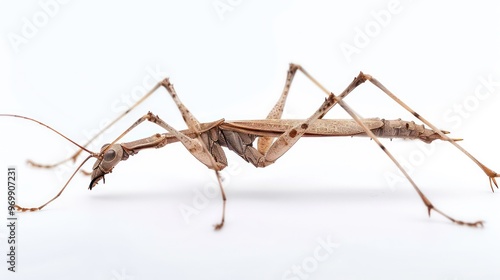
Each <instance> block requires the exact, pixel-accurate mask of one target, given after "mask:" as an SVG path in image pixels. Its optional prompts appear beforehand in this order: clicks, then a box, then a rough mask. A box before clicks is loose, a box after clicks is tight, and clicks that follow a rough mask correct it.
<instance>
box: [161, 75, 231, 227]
mask: <svg viewBox="0 0 500 280" xmlns="http://www.w3.org/2000/svg"><path fill="white" fill-rule="evenodd" d="M162 86H163V87H165V88H166V89H167V91H168V93H169V94H170V96H171V97H172V99H173V100H174V102H175V105H177V108H178V109H179V111H180V113H181V115H182V118H183V119H184V122H185V123H186V125H187V126H188V128H189V129H190V130H191V131H194V132H195V133H196V140H197V142H198V143H199V149H200V150H199V151H198V152H197V154H195V153H193V152H191V150H190V152H191V154H193V155H194V156H195V157H196V158H197V159H198V160H199V161H201V162H202V163H203V164H205V165H206V166H207V167H208V168H210V169H213V170H214V171H215V176H216V177H217V181H218V183H219V188H220V191H221V196H222V217H221V221H220V223H218V224H215V225H214V228H215V230H220V229H221V228H222V227H223V226H224V221H225V216H226V200H227V199H226V193H225V191H224V187H223V185H222V180H221V176H220V173H219V171H220V170H222V169H223V168H224V167H226V166H225V165H223V164H220V163H218V162H216V160H215V159H214V157H213V156H212V154H211V153H210V152H209V151H208V148H207V147H206V145H205V144H204V142H203V140H202V139H201V135H200V122H199V121H198V120H197V119H196V117H195V116H194V115H193V114H192V113H191V112H190V111H189V110H188V108H187V107H186V106H185V105H184V104H183V103H182V102H181V100H180V99H179V96H178V95H177V93H176V92H175V89H174V85H173V84H172V83H171V82H170V80H169V79H168V78H167V79H164V80H163V81H162ZM186 148H187V147H186ZM188 150H189V148H188Z"/></svg>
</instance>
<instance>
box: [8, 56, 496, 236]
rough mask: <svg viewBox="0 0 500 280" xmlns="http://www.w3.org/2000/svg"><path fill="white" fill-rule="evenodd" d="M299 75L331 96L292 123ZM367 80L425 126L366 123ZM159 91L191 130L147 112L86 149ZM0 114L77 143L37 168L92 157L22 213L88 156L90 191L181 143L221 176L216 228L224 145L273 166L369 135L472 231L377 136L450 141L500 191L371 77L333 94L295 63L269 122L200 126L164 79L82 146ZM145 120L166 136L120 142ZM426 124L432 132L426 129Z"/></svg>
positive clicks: (488, 173)
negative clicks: (302, 147) (138, 158)
mask: <svg viewBox="0 0 500 280" xmlns="http://www.w3.org/2000/svg"><path fill="white" fill-rule="evenodd" d="M297 71H300V72H302V73H303V74H304V75H305V76H306V77H307V78H308V79H309V80H310V81H311V82H312V83H314V84H315V85H316V86H317V87H319V88H320V89H321V90H322V91H323V92H325V93H326V94H327V98H325V100H324V102H323V103H322V104H321V105H320V107H319V108H318V109H317V110H316V111H315V112H314V113H313V114H312V115H311V116H310V117H309V118H307V119H301V120H290V119H281V116H282V113H283V110H284V107H285V103H286V100H287V96H288V92H289V90H290V86H291V84H292V80H293V78H294V76H295V74H296V72H297ZM366 81H369V82H371V83H372V84H373V85H375V86H376V87H377V88H379V89H380V90H382V91H383V92H384V93H385V94H387V95H388V96H389V97H390V98H391V99H392V100H394V101H395V102H396V103H397V104H399V105H400V106H402V107H403V108H404V109H405V110H407V111H408V112H410V113H411V114H413V116H415V117H416V118H417V119H418V120H420V121H421V122H422V123H423V124H421V125H417V124H415V122H413V121H403V120H401V119H397V120H385V119H379V118H371V119H362V118H360V117H359V115H357V114H356V113H355V112H354V111H353V110H352V109H351V107H349V106H348V105H347V104H346V102H345V101H344V98H345V97H346V96H347V95H348V94H349V93H351V92H352V91H353V90H354V89H355V88H356V87H358V86H359V85H361V84H362V83H364V82H366ZM160 87H164V88H165V89H166V90H167V91H168V93H169V94H170V96H171V98H172V99H173V101H174V102H175V104H176V105H177V108H178V109H179V111H180V113H181V115H182V117H183V119H184V121H185V123H186V125H187V127H188V128H187V129H185V130H180V131H179V130H177V129H175V128H173V127H172V126H170V125H169V124H168V123H166V122H165V121H163V120H162V119H161V118H160V117H158V116H157V115H154V114H153V113H151V112H148V113H147V114H145V115H144V116H142V117H141V118H139V119H138V120H137V121H136V122H134V123H133V124H132V125H131V126H130V127H129V128H128V129H127V130H125V131H124V132H123V133H122V134H121V135H120V136H118V138H116V139H115V140H114V141H112V142H111V143H110V144H106V145H104V146H103V147H102V148H101V151H100V152H99V153H95V152H91V151H89V150H88V149H86V148H85V147H86V146H87V145H89V144H90V143H91V142H92V141H93V140H94V139H95V138H96V137H97V136H99V135H100V134H102V133H103V132H104V131H105V130H106V129H108V128H109V127H111V126H112V125H113V124H115V123H116V122H117V121H118V120H119V119H121V118H122V117H123V116H125V115H126V114H127V113H128V112H130V111H131V110H132V109H134V108H135V107H136V106H137V105H139V104H140V103H141V102H143V101H144V100H145V99H147V98H148V97H149V96H151V95H152V94H153V93H154V92H156V90H157V89H158V88H160ZM336 104H339V105H340V106H341V107H342V108H343V109H344V110H345V111H346V112H347V113H348V114H349V115H350V116H351V118H352V119H345V120H340V119H323V117H324V116H325V114H326V113H328V111H329V110H330V109H331V108H332V107H334V106H335V105H336ZM0 116H8V117H16V118H22V119H27V120H30V121H33V122H36V123H38V124H41V125H43V126H45V127H47V128H49V129H51V130H52V131H54V132H56V133H58V134H59V135H61V136H62V137H64V138H65V139H67V140H69V141H71V142H72V143H73V144H75V145H77V146H78V147H79V148H80V149H79V150H78V151H77V152H76V153H75V154H74V155H73V156H72V157H70V158H68V159H65V160H63V161H61V162H58V163H55V164H52V165H43V164H38V163H35V162H32V161H29V162H30V163H31V165H33V166H36V167H43V168H51V167H55V166H57V165H59V164H61V163H63V162H66V161H69V160H73V161H76V159H77V157H78V156H79V154H80V153H81V152H82V151H86V152H87V153H89V156H88V157H87V158H86V159H85V160H83V162H82V163H81V164H80V165H79V166H78V167H77V169H76V170H75V171H74V172H73V174H72V175H71V176H70V178H69V179H68V180H67V182H66V183H65V184H64V186H63V187H62V189H61V190H60V191H59V193H57V194H56V195H55V196H54V197H53V198H52V199H50V200H49V201H48V202H46V203H45V204H43V205H41V206H39V207H35V208H25V207H21V206H19V205H16V209H17V210H18V211H38V210H41V209H42V208H44V207H45V206H46V205H47V204H49V203H51V202H52V201H54V200H55V199H56V198H58V197H59V196H60V195H61V193H62V192H63V191H64V189H65V188H66V187H67V185H68V184H69V182H70V181H71V180H72V179H73V177H74V176H75V174H76V173H77V172H78V170H80V169H81V167H82V166H83V164H84V163H85V162H87V160H89V159H90V158H96V162H95V163H94V165H93V168H92V173H91V181H90V185H89V189H92V188H94V187H95V186H96V185H97V183H98V182H99V181H100V180H101V179H102V180H103V182H104V176H105V175H106V174H108V173H111V171H112V170H113V168H115V166H116V165H117V164H118V163H119V162H120V161H123V160H127V159H128V158H129V157H130V156H133V155H135V154H137V153H138V152H139V151H141V150H144V149H151V148H162V147H164V146H166V145H168V144H171V143H175V142H181V143H182V144H183V145H184V147H186V149H188V151H189V152H190V153H191V154H192V155H193V156H194V157H195V158H196V159H198V160H199V161H200V162H201V163H203V164H204V165H206V166H207V167H208V168H210V169H212V170H214V171H215V174H216V176H217V179H218V182H219V187H220V191H221V195H222V217H221V220H220V222H219V223H217V224H216V225H215V229H217V230H218V229H221V228H222V226H223V225H224V218H225V211H226V194H225V192H224V188H223V185H222V180H221V176H220V174H219V171H221V170H222V169H224V168H225V167H226V166H227V165H228V163H227V159H226V156H225V154H224V151H223V149H222V147H225V148H228V149H229V150H230V151H233V152H234V153H236V154H238V155H239V156H240V157H242V158H243V159H244V160H246V161H247V162H250V163H251V164H253V165H254V166H255V167H266V166H268V165H271V164H273V163H274V162H276V160H278V159H279V158H280V157H281V156H282V155H283V154H285V153H286V152H287V151H288V150H289V149H290V148H291V147H292V146H293V145H294V144H295V143H296V142H297V141H298V140H299V139H300V138H302V137H333V136H356V137H357V136H364V137H370V138H371V139H373V140H374V141H375V143H376V144H377V145H378V146H379V147H380V149H382V151H383V152H384V153H385V154H386V155H387V156H388V157H389V158H390V159H391V160H392V161H393V162H394V164H395V165H396V166H397V167H398V169H399V170H400V171H401V172H402V174H403V175H404V176H405V177H406V178H407V179H408V181H409V182H410V184H411V185H412V186H413V188H414V189H415V191H416V192H417V194H418V196H419V197H420V199H421V200H422V202H423V203H424V205H425V207H426V208H427V212H428V215H429V216H430V214H431V211H435V212H436V213H438V214H440V215H442V216H443V217H445V218H447V219H448V220H450V221H452V222H453V223H456V224H459V225H467V226H471V227H479V226H483V221H476V222H465V221H461V220H457V219H455V218H452V217H451V216H449V215H447V214H445V213H444V212H443V211H441V210H439V209H438V208H436V207H435V206H434V205H433V204H432V203H431V201H430V200H429V199H428V198H427V197H426V196H425V195H424V193H423V192H422V191H421V190H420V189H419V187H418V186H417V185H416V184H415V182H414V181H413V180H412V178H411V177H410V176H409V174H408V173H407V172H406V171H405V169H404V168H403V167H402V166H401V164H399V162H398V161H397V160H396V159H395V158H394V156H393V155H392V154H391V153H390V152H389V150H387V148H386V147H385V146H384V145H383V144H382V143H381V142H380V140H379V138H402V139H414V140H416V139H418V140H421V141H423V142H425V143H431V142H432V141H434V140H442V141H447V142H449V143H451V144H452V145H453V146H455V147H456V148H457V149H459V150H460V151H461V152H462V153H464V154H465V155H466V156H467V157H468V158H470V159H471V160H472V161H473V162H474V163H476V164H477V165H478V166H479V168H481V169H482V170H483V172H484V173H485V174H486V176H488V178H489V182H490V187H491V190H492V191H494V188H493V184H494V185H495V187H496V188H498V185H497V182H496V177H500V175H499V174H497V173H496V172H494V171H492V170H491V169H489V168H488V167H486V166H485V165H483V164H482V163H481V162H479V161H478V160H477V159H476V158H474V157H473V156H472V155H471V154H470V153H469V152H467V151H466V150H465V149H464V148H462V147H461V146H460V145H459V144H458V143H457V141H459V140H461V139H453V138H450V137H448V136H447V135H446V134H448V133H449V132H447V131H443V130H439V129H438V128H436V127H435V126H434V125H433V124H432V123H430V122H429V121H427V120H426V119H425V118H423V117H422V116H421V115H419V114H418V113H417V112H415V111H414V110H413V109H411V108H410V107H409V106H408V105H406V104H405V103H403V102H402V101H401V100H400V99H399V98H397V97H396V96H395V95H394V94H393V93H392V92H391V91H389V90H388V89H387V88H386V87H385V86H383V85H382V84H381V83H380V82H379V81H377V80H376V79H375V78H373V77H372V76H370V75H367V74H364V73H362V72H361V73H359V75H358V76H357V77H355V78H354V80H353V81H352V82H351V83H350V84H349V86H348V87H347V88H346V89H345V90H344V91H343V92H342V93H341V94H339V95H335V94H333V93H332V92H330V91H328V90H327V89H326V88H325V87H323V86H322V85H321V84H320V83H319V82H318V81H317V80H316V79H315V78H313V77H312V76H311V75H310V74H309V73H308V72H306V71H305V70H304V69H303V68H302V67H301V66H299V65H296V64H290V68H289V70H288V74H287V78H286V82H285V86H284V89H283V92H282V94H281V96H280V98H279V99H278V102H277V103H276V104H275V105H274V107H273V108H272V109H271V111H270V113H269V114H268V116H267V118H266V119H262V120H245V121H225V120H224V119H221V120H217V121H214V122H208V123H200V122H199V121H198V120H197V119H196V118H195V117H194V115H193V114H192V113H191V112H190V111H189V110H188V109H187V108H186V106H184V104H183V103H182V102H181V101H180V99H179V97H178V95H177V93H176V92H175V89H174V86H173V85H172V83H171V82H170V81H169V79H164V80H163V81H161V82H159V83H157V84H156V85H155V86H154V87H153V89H151V91H149V92H148V93H146V95H144V97H142V98H141V99H140V100H139V101H137V102H136V103H135V104H134V105H133V106H132V107H131V108H130V109H128V110H127V111H126V112H124V113H122V114H121V115H120V116H119V117H118V118H116V119H115V120H114V121H113V122H111V123H110V124H109V125H108V126H107V127H105V128H104V129H103V130H102V131H101V132H100V133H99V134H97V135H95V136H94V138H92V139H90V140H89V142H88V143H87V144H85V145H79V144H77V143H76V142H74V141H72V140H71V139H69V138H67V137H66V136H64V135H63V134H61V133H60V132H58V131H56V130H55V129H53V128H51V127H49V126H47V125H45V124H43V123H41V122H39V121H37V120H34V119H32V118H28V117H24V116H18V115H10V114H1V115H0ZM144 121H149V122H152V123H155V124H157V125H158V126H160V127H162V128H163V129H165V130H166V132H165V133H157V134H155V135H152V136H150V137H147V138H143V139H139V140H135V141H132V142H126V143H118V141H119V140H120V139H121V138H122V137H123V136H125V135H126V134H127V133H128V132H130V131H131V130H133V129H134V128H135V127H137V126H138V125H140V124H141V123H142V122H144ZM424 124H425V125H427V126H428V127H429V128H426V127H425V126H424ZM256 139H257V140H258V141H257V147H254V146H253V143H254V142H255V140H256Z"/></svg>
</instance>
